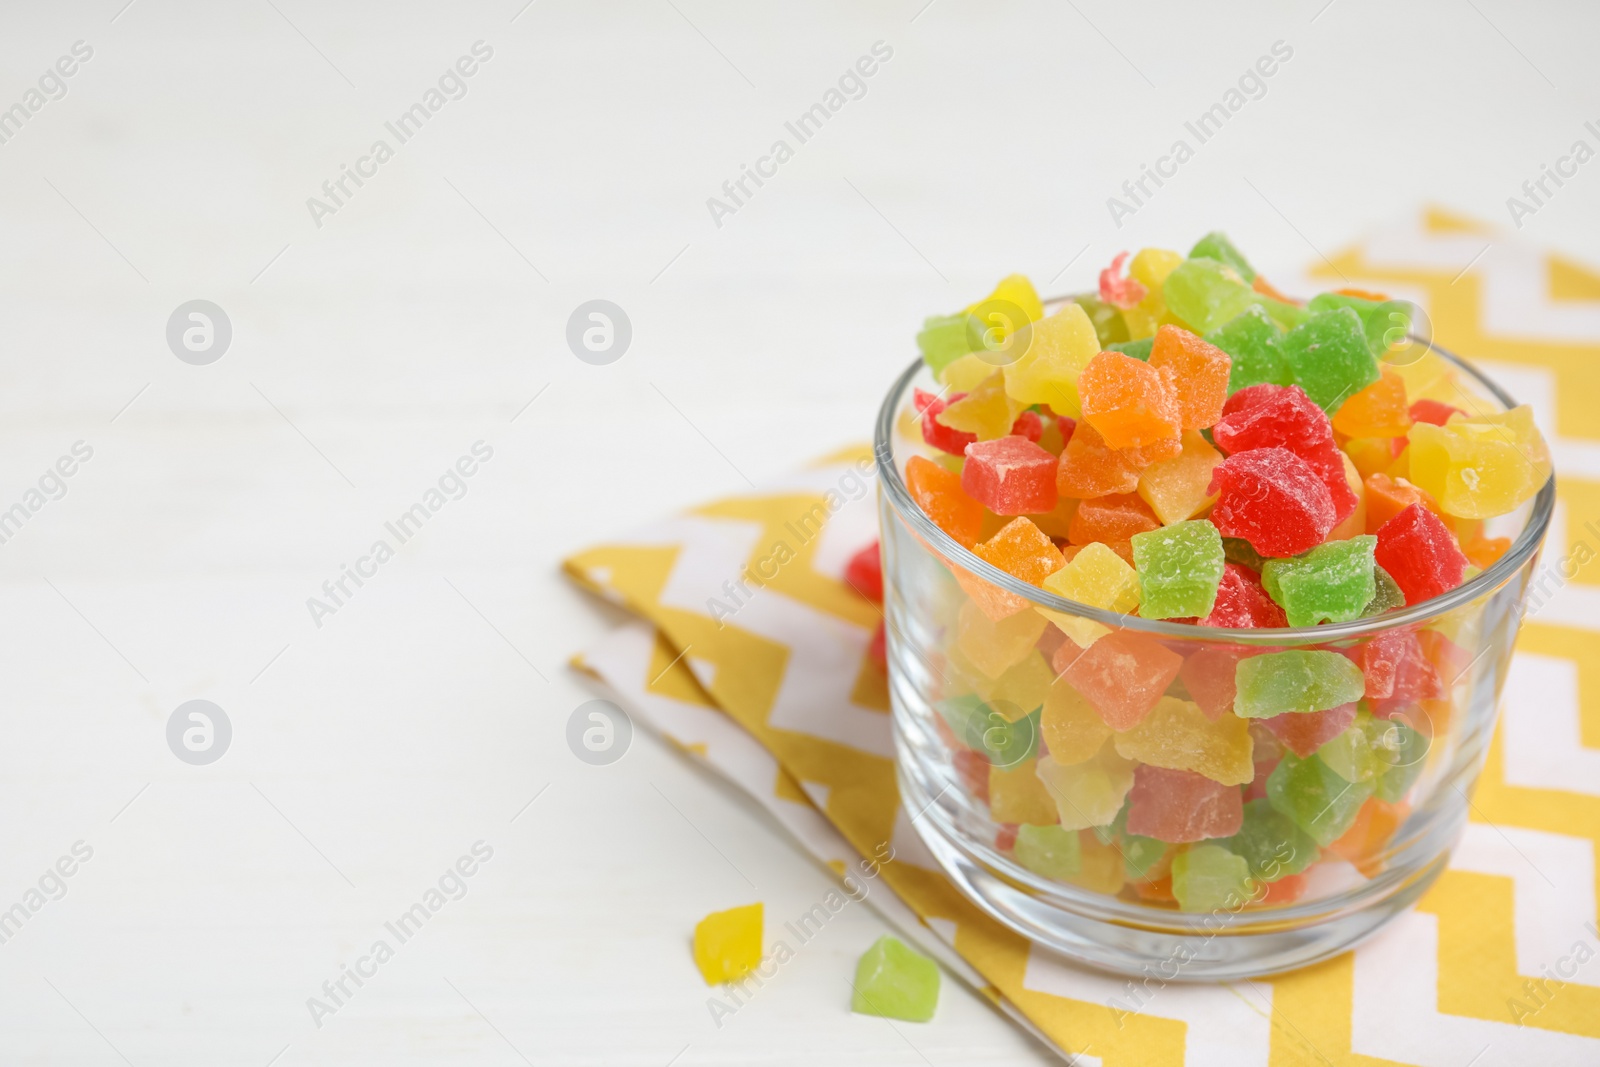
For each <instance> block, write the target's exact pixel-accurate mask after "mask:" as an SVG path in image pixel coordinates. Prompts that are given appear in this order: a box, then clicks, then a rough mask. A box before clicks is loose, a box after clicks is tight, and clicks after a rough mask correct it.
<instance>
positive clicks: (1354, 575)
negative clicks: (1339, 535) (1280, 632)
mask: <svg viewBox="0 0 1600 1067" xmlns="http://www.w3.org/2000/svg"><path fill="white" fill-rule="evenodd" d="M1377 546H1378V539H1377V538H1376V537H1374V536H1372V535H1371V534H1362V535H1360V536H1359V537H1352V538H1350V539H1349V540H1348V541H1329V542H1328V543H1326V544H1322V545H1318V546H1317V547H1316V548H1313V549H1311V550H1310V551H1309V552H1304V553H1302V554H1300V555H1298V556H1292V557H1290V558H1288V559H1269V560H1267V561H1266V563H1265V564H1264V565H1263V568H1262V571H1261V584H1262V585H1264V586H1266V589H1267V595H1268V596H1270V597H1271V598H1272V599H1273V600H1274V601H1275V602H1276V603H1277V605H1278V606H1279V607H1281V608H1283V613H1284V614H1285V615H1287V616H1288V617H1289V625H1290V626H1316V625H1317V624H1318V623H1324V622H1349V621H1350V620H1351V619H1359V618H1360V617H1361V612H1362V610H1363V609H1364V608H1365V607H1366V606H1367V605H1368V604H1370V603H1372V598H1373V597H1374V596H1376V595H1377V592H1378V587H1377V580H1376V579H1375V578H1374V577H1373V568H1375V567H1376V566H1377V564H1376V563H1375V562H1374V561H1373V558H1372V553H1373V550H1374V549H1375V548H1377Z"/></svg>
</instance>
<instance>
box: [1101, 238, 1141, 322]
mask: <svg viewBox="0 0 1600 1067" xmlns="http://www.w3.org/2000/svg"><path fill="white" fill-rule="evenodd" d="M1127 261H1128V253H1126V252H1119V253H1117V256H1116V258H1115V259H1113V260H1112V261H1111V266H1109V267H1107V268H1106V269H1105V270H1103V271H1101V272H1100V299H1101V300H1103V301H1105V302H1106V303H1107V304H1110V305H1111V306H1112V307H1115V308H1131V307H1137V306H1138V304H1139V302H1140V301H1141V300H1143V299H1144V298H1145V293H1146V292H1148V290H1147V289H1146V288H1145V287H1144V286H1143V285H1142V284H1141V283H1140V282H1139V279H1137V278H1130V277H1128V276H1127V275H1125V274H1123V273H1122V265H1123V264H1124V263H1126V262H1127Z"/></svg>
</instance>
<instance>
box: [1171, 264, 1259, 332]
mask: <svg viewBox="0 0 1600 1067" xmlns="http://www.w3.org/2000/svg"><path fill="white" fill-rule="evenodd" d="M1161 293H1162V296H1163V297H1164V298H1165V299H1166V302H1167V310H1169V311H1170V312H1172V314H1174V315H1176V316H1177V317H1178V318H1179V319H1180V320H1182V322H1183V323H1184V325H1186V326H1188V327H1189V328H1190V329H1191V330H1193V331H1194V332H1195V333H1200V334H1206V333H1210V332H1211V331H1212V330H1215V329H1216V328H1217V327H1219V326H1221V325H1222V324H1224V323H1226V322H1227V321H1228V320H1230V319H1232V318H1234V317H1235V316H1237V315H1238V314H1239V313H1240V312H1242V311H1244V309H1245V308H1247V307H1250V306H1251V305H1252V304H1259V303H1260V302H1261V297H1260V295H1259V294H1257V293H1256V292H1255V290H1253V289H1251V288H1250V283H1249V282H1247V281H1245V280H1244V279H1243V278H1242V277H1240V275H1239V272H1238V271H1236V270H1234V269H1233V268H1232V267H1230V266H1228V265H1227V264H1225V263H1222V262H1221V261H1219V260H1215V259H1209V258H1206V257H1204V256H1201V257H1191V258H1189V259H1186V260H1184V261H1183V262H1182V263H1181V264H1179V265H1178V266H1177V267H1176V268H1175V269H1174V270H1173V271H1172V273H1171V274H1168V275H1167V277H1166V280H1165V281H1164V282H1162V285H1161Z"/></svg>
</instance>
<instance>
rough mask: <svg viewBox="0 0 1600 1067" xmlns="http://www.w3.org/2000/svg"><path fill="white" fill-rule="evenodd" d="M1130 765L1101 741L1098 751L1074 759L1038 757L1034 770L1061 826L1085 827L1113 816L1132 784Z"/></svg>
mask: <svg viewBox="0 0 1600 1067" xmlns="http://www.w3.org/2000/svg"><path fill="white" fill-rule="evenodd" d="M1133 766H1134V765H1133V763H1132V762H1131V761H1129V760H1127V759H1125V758H1123V756H1121V755H1120V754H1119V753H1118V752H1117V751H1116V750H1114V749H1112V748H1110V747H1108V746H1104V745H1102V746H1101V748H1100V751H1098V752H1096V753H1095V754H1094V755H1093V756H1091V757H1090V758H1089V759H1086V760H1082V761H1080V762H1078V763H1070V764H1068V763H1058V762H1056V760H1055V759H1054V758H1053V757H1051V756H1043V757H1040V759H1039V764H1038V774H1039V781H1040V782H1042V783H1043V784H1044V790H1045V793H1046V794H1048V795H1049V797H1050V799H1051V800H1053V801H1055V805H1056V814H1057V816H1058V817H1059V818H1060V821H1061V828H1062V829H1063V830H1087V829H1089V828H1090V827H1091V826H1104V825H1106V824H1107V823H1109V822H1111V820H1113V819H1115V818H1116V817H1117V812H1119V811H1121V810H1122V801H1123V799H1124V798H1125V797H1127V795H1128V790H1130V789H1132V788H1133Z"/></svg>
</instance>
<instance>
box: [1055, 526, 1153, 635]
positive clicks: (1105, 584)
mask: <svg viewBox="0 0 1600 1067" xmlns="http://www.w3.org/2000/svg"><path fill="white" fill-rule="evenodd" d="M1040 584H1041V586H1042V588H1044V589H1045V590H1046V591H1048V592H1051V593H1054V594H1056V595H1057V596H1060V597H1065V598H1066V599H1068V600H1072V601H1076V602H1077V603H1079V604H1087V605H1088V606H1090V607H1094V608H1103V609H1105V610H1106V611H1116V612H1121V613H1123V614H1126V613H1128V612H1131V611H1133V610H1134V609H1135V608H1137V607H1138V606H1139V576H1138V574H1137V572H1135V571H1134V569H1133V568H1132V567H1130V566H1128V564H1127V563H1126V562H1124V561H1123V559H1122V557H1121V556H1119V555H1117V554H1116V553H1115V552H1113V551H1112V550H1111V549H1109V548H1107V547H1106V546H1105V545H1103V544H1100V543H1098V542H1096V543H1094V544H1089V545H1085V546H1084V548H1083V549H1082V551H1080V552H1077V553H1076V554H1074V555H1073V557H1072V559H1071V560H1070V561H1068V563H1067V565H1066V566H1064V567H1062V568H1061V569H1060V570H1058V571H1056V572H1055V573H1054V574H1052V575H1050V576H1049V577H1047V578H1046V579H1045V580H1044V581H1043V582H1042V583H1040ZM1038 611H1039V612H1040V613H1042V614H1043V616H1044V617H1046V618H1048V619H1049V620H1050V621H1051V622H1053V623H1055V624H1056V625H1057V626H1058V627H1060V628H1061V630H1062V632H1063V633H1065V634H1066V635H1067V636H1068V637H1070V638H1072V639H1073V640H1074V641H1076V642H1077V643H1078V644H1079V645H1089V644H1091V643H1093V642H1094V640H1095V639H1096V638H1098V637H1100V636H1102V635H1103V634H1105V633H1107V632H1108V631H1107V628H1106V626H1105V625H1104V624H1103V623H1098V622H1095V621H1094V620H1092V619H1085V618H1082V617H1080V616H1075V615H1065V614H1062V613H1061V612H1057V611H1047V610H1046V609H1044V608H1039V609H1038Z"/></svg>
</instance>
